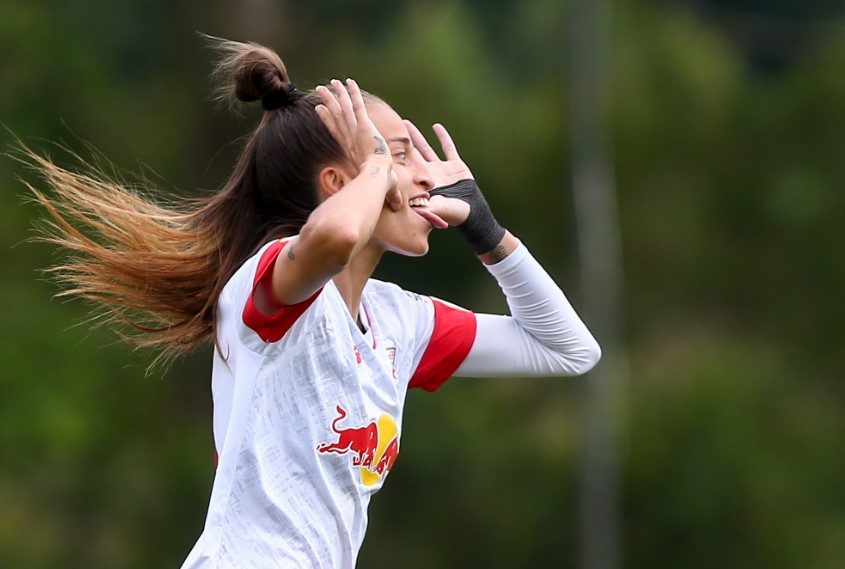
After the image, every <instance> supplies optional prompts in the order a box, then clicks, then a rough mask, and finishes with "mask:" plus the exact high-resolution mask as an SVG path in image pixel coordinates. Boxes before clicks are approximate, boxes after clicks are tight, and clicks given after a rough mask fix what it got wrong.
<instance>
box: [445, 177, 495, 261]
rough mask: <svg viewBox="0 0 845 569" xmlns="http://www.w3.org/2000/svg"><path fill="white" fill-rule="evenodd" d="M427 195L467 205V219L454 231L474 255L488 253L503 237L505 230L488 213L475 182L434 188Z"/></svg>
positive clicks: (460, 182)
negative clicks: (455, 200) (456, 200)
mask: <svg viewBox="0 0 845 569" xmlns="http://www.w3.org/2000/svg"><path fill="white" fill-rule="evenodd" d="M429 194H431V195H432V196H444V197H447V198H457V199H459V200H463V201H465V202H467V203H468V204H469V217H467V218H466V221H464V222H463V223H462V224H460V225H458V226H457V227H455V229H457V230H458V233H460V234H461V235H462V236H463V238H464V239H466V240H467V242H468V243H469V244H470V247H472V250H473V251H475V254H476V255H481V254H484V253H489V252H490V251H492V250H493V249H495V248H496V246H497V245H498V244H499V243H500V242H501V241H502V237H504V236H505V228H504V227H502V226H501V225H499V222H498V221H496V218H495V217H493V212H492V211H490V206H489V205H488V204H487V200H485V199H484V195H483V194H482V193H481V190H480V189H479V188H478V184H476V183H475V180H471V179H467V180H461V181H459V182H455V183H454V184H451V185H448V186H443V187H441V188H434V189H433V190H431V191H430V192H429Z"/></svg>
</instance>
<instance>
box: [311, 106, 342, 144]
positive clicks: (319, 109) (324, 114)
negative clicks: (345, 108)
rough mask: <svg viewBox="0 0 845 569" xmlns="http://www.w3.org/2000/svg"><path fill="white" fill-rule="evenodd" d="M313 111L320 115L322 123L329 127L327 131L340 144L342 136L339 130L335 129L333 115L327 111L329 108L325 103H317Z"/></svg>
mask: <svg viewBox="0 0 845 569" xmlns="http://www.w3.org/2000/svg"><path fill="white" fill-rule="evenodd" d="M314 111H315V112H316V113H317V116H319V117H320V120H322V121H323V124H324V125H326V128H327V129H329V132H330V133H331V135H332V137H334V139H335V140H337V141H338V142H340V143H341V144H342V143H343V138H342V136H341V134H340V132H338V130H337V126H336V124H335V120H334V117H333V116H332V113H331V112H330V111H329V109H327V108H326V106H325V105H317V106H316V107H314Z"/></svg>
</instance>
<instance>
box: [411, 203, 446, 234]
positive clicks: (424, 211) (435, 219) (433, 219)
mask: <svg viewBox="0 0 845 569" xmlns="http://www.w3.org/2000/svg"><path fill="white" fill-rule="evenodd" d="M408 205H409V206H411V209H412V210H414V212H415V213H416V214H417V215H419V216H420V217H422V218H423V219H424V220H426V221H427V222H429V223H430V224H431V226H432V227H435V228H437V229H445V228H447V227H449V224H448V223H446V222H445V221H443V219H442V218H441V217H440V216H439V215H437V214H436V213H434V212H433V211H431V210H430V209H429V208H428V199H427V198H413V199H411V200H408Z"/></svg>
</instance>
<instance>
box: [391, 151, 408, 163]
mask: <svg viewBox="0 0 845 569" xmlns="http://www.w3.org/2000/svg"><path fill="white" fill-rule="evenodd" d="M393 156H395V157H396V158H398V159H399V160H401V161H403V162H404V161H405V160H407V159H408V153H407V152H405V151H404V150H403V151H401V152H397V153H396V154H394V155H393Z"/></svg>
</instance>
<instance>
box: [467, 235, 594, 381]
mask: <svg viewBox="0 0 845 569" xmlns="http://www.w3.org/2000/svg"><path fill="white" fill-rule="evenodd" d="M485 266H486V267H487V270H488V271H489V272H490V274H492V275H493V277H495V279H496V281H497V282H498V283H499V286H500V287H501V289H502V292H504V294H505V298H506V299H507V303H508V306H509V308H510V312H511V315H510V316H499V315H493V314H477V315H476V319H477V323H478V329H477V333H476V338H475V342H474V343H473V346H472V349H471V350H470V352H469V354H468V355H467V357H466V359H465V360H464V362H463V363H462V364H461V366H460V367H459V368H458V370H457V371H456V372H455V374H454V375H456V376H463V377H479V376H487V377H490V376H508V375H520V376H543V375H545V376H548V375H580V374H582V373H585V372H587V371H589V370H590V369H591V368H592V367H593V366H594V365H595V364H596V363H597V362H598V360H599V358H600V357H601V349H600V347H599V345H598V343H597V342H596V340H595V338H593V336H592V334H591V333H590V331H589V330H588V329H587V326H586V325H585V324H584V323H583V322H582V321H581V318H579V316H578V314H577V313H576V312H575V309H574V308H572V305H571V304H570V303H569V300H568V299H567V298H566V295H564V293H563V291H562V290H561V289H560V287H558V286H557V284H556V283H555V282H554V280H552V278H551V277H550V276H549V274H548V273H547V272H546V271H545V269H543V267H542V266H540V264H539V263H538V262H537V261H536V260H535V259H534V257H533V256H531V253H529V252H528V249H527V248H526V247H525V245H523V244H520V245H519V246H518V247H517V248H516V250H514V251H513V253H511V254H510V255H509V256H508V257H507V258H506V259H504V260H502V261H500V262H499V263H496V264H494V265H485Z"/></svg>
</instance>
